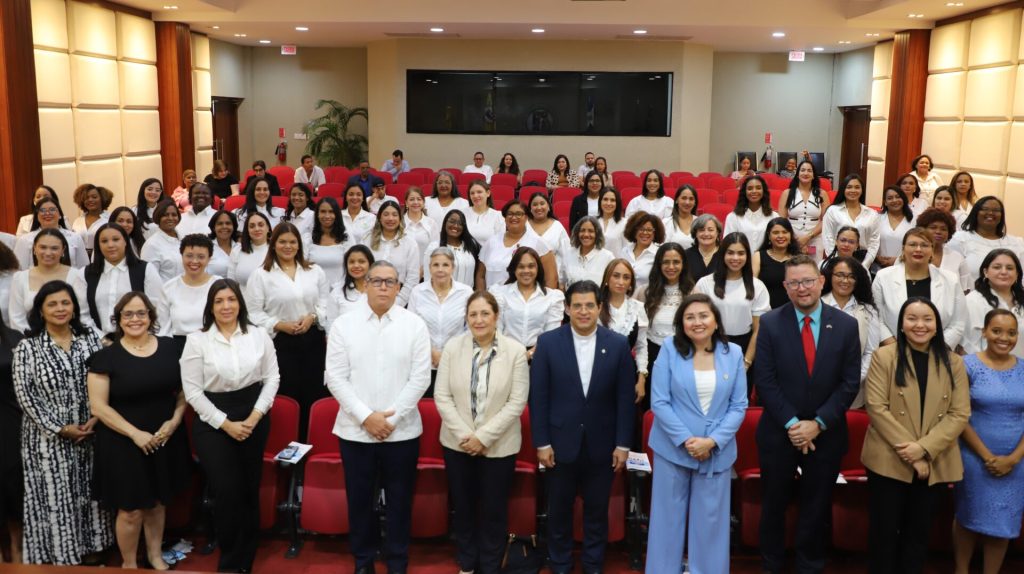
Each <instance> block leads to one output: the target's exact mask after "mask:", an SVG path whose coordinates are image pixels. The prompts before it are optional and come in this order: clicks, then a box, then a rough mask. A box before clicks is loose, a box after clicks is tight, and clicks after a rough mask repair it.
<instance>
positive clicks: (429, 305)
mask: <svg viewBox="0 0 1024 574" xmlns="http://www.w3.org/2000/svg"><path fill="white" fill-rule="evenodd" d="M454 270H455V254H454V253H452V250H451V249H449V248H447V247H436V248H434V250H433V251H431V252H430V259H429V264H428V265H427V270H426V272H427V274H428V275H429V276H430V278H429V279H428V280H427V281H424V282H423V283H420V284H419V285H417V286H416V287H415V288H413V290H412V296H411V297H410V298H409V310H410V311H412V312H413V313H416V314H417V315H419V316H420V318H421V319H423V322H424V323H426V324H427V330H428V331H430V366H431V371H430V376H431V381H430V388H428V389H427V392H426V393H425V394H424V395H423V396H425V397H428V398H429V397H432V396H434V379H436V377H437V365H438V363H440V362H441V351H443V350H444V346H445V344H446V343H447V342H448V340H449V339H451V338H452V337H454V336H455V335H458V334H459V333H461V332H463V331H465V330H466V317H465V311H466V300H467V299H469V296H470V295H472V294H473V289H472V288H470V287H469V286H468V285H464V284H462V283H459V282H458V281H454V280H452V272H453V271H454Z"/></svg>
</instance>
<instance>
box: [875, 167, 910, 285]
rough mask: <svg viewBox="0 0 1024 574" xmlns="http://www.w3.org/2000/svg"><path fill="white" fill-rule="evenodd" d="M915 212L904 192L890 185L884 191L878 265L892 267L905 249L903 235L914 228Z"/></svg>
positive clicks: (876, 256)
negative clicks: (911, 208)
mask: <svg viewBox="0 0 1024 574" xmlns="http://www.w3.org/2000/svg"><path fill="white" fill-rule="evenodd" d="M914 218H915V216H914V212H912V211H911V210H910V206H909V205H907V201H906V198H905V197H904V196H903V192H901V191H900V189H899V188H898V187H895V186H889V187H887V188H885V191H883V192H882V217H880V218H879V221H878V253H877V254H876V255H875V263H876V264H877V267H879V268H884V267H890V266H891V265H892V264H893V263H896V259H897V258H898V257H899V256H900V253H901V252H902V251H903V236H904V235H906V234H907V232H908V231H910V230H911V229H913V228H914V226H915V222H914Z"/></svg>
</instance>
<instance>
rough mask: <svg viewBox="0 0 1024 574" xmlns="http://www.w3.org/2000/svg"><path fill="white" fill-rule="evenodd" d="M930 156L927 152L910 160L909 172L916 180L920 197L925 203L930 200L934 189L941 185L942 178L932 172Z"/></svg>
mask: <svg viewBox="0 0 1024 574" xmlns="http://www.w3.org/2000/svg"><path fill="white" fill-rule="evenodd" d="M933 167H935V166H934V165H933V164H932V158H931V157H930V156H928V155H927V154H921V155H919V156H917V157H915V158H914V159H913V161H911V162H910V173H911V174H912V175H913V176H914V179H916V180H917V186H918V188H919V189H920V190H921V199H923V200H924V201H925V203H931V202H932V196H933V195H934V194H935V190H936V189H938V187H939V186H940V185H942V178H941V177H939V174H937V173H932V168H933Z"/></svg>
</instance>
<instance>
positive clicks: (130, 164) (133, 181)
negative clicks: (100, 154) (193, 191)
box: [124, 153, 180, 205]
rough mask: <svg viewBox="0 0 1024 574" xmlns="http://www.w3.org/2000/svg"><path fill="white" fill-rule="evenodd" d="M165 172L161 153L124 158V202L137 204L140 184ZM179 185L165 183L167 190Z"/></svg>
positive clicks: (159, 176)
mask: <svg viewBox="0 0 1024 574" xmlns="http://www.w3.org/2000/svg"><path fill="white" fill-rule="evenodd" d="M161 173H163V167H162V166H161V164H160V154H158V153H157V154H152V155H141V156H132V157H126V158H124V203H125V205H135V198H136V196H137V194H138V193H139V186H140V185H142V182H143V181H145V180H146V179H147V178H150V177H155V178H158V179H159V178H161V177H162V176H161V175H160V174H161ZM177 185H180V184H176V185H170V186H168V185H167V184H164V187H165V188H167V190H168V191H167V192H168V193H170V190H172V189H174V188H175V187H176V186H177Z"/></svg>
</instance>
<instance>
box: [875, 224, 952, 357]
mask: <svg viewBox="0 0 1024 574" xmlns="http://www.w3.org/2000/svg"><path fill="white" fill-rule="evenodd" d="M932 253H933V244H932V236H931V234H930V233H928V232H927V231H925V230H924V229H921V228H920V227H915V228H914V229H911V230H910V231H908V232H907V234H906V235H905V236H904V239H903V255H901V256H900V263H898V264H896V265H893V266H892V267H889V268H887V269H882V270H881V271H879V272H878V274H877V275H875V282H874V284H873V285H872V286H871V293H872V295H873V296H874V299H875V305H876V306H877V307H878V315H879V318H880V319H881V321H880V327H881V332H882V344H883V345H888V344H891V343H895V342H896V333H897V324H896V322H897V320H898V317H899V313H900V308H901V307H902V306H903V303H905V302H906V300H907V299H909V298H911V297H924V298H926V299H931V301H932V303H933V304H934V305H935V307H936V308H937V309H938V310H939V319H941V320H942V336H943V339H944V340H945V342H946V346H948V347H949V348H950V349H956V348H957V345H959V344H960V340H961V339H962V338H963V335H964V327H965V323H966V321H967V310H966V303H965V300H964V292H963V290H962V289H961V288H960V281H959V279H958V278H957V277H956V276H955V275H953V274H952V273H949V272H948V271H943V270H941V269H939V268H937V267H935V266H934V265H931V264H930V262H931V259H932Z"/></svg>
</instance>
